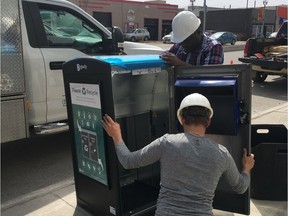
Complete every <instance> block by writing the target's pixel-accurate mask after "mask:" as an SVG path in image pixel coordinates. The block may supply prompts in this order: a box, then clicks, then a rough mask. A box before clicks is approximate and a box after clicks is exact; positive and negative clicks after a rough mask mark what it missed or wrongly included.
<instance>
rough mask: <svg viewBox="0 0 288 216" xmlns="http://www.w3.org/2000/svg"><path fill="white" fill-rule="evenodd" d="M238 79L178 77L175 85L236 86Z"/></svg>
mask: <svg viewBox="0 0 288 216" xmlns="http://www.w3.org/2000/svg"><path fill="white" fill-rule="evenodd" d="M236 82H237V79H234V78H228V79H223V78H219V79H217V78H211V79H205V78H203V79H199V78H197V79H178V80H176V82H175V86H181V87H188V86H235V84H236Z"/></svg>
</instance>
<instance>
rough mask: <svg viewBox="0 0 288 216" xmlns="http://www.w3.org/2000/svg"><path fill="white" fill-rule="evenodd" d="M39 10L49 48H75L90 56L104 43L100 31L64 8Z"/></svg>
mask: <svg viewBox="0 0 288 216" xmlns="http://www.w3.org/2000/svg"><path fill="white" fill-rule="evenodd" d="M39 10H40V16H41V20H42V23H43V27H44V31H45V34H46V39H47V46H48V47H51V48H52V47H53V48H55V47H56V48H57V47H61V48H63V47H66V48H74V49H78V50H80V51H82V52H84V53H87V54H89V53H91V52H92V51H91V47H93V46H95V44H99V43H101V42H102V41H103V38H102V35H101V34H100V33H99V32H100V31H99V30H98V29H94V28H93V27H92V25H91V24H89V23H87V22H85V21H84V20H83V19H81V18H80V17H77V16H76V15H73V14H72V13H70V12H69V11H65V10H63V9H62V8H59V9H57V8H56V9H54V8H53V9H44V8H40V9H39ZM94 51H95V50H94ZM96 52H97V51H96Z"/></svg>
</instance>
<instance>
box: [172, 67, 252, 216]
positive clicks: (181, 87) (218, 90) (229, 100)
mask: <svg viewBox="0 0 288 216" xmlns="http://www.w3.org/2000/svg"><path fill="white" fill-rule="evenodd" d="M250 74H251V73H250V67H249V66H247V65H215V66H210V65H209V66H197V67H187V68H186V67H185V68H175V80H174V82H171V83H172V84H171V85H174V93H173V94H174V98H175V101H174V102H173V103H174V104H175V110H177V109H178V107H179V105H180V103H181V101H182V99H183V98H184V97H185V96H187V95H188V94H191V93H195V92H197V93H201V94H203V95H205V96H206V97H207V98H208V99H209V101H210V103H211V106H212V108H213V110H214V115H213V118H212V121H211V125H210V126H209V127H208V129H207V136H208V137H210V138H211V139H212V140H214V141H216V142H218V143H220V144H222V145H224V146H225V147H226V148H227V149H228V150H229V152H230V153H231V155H232V157H233V158H234V160H235V163H236V165H237V167H238V169H239V171H241V169H242V162H241V159H242V153H243V148H246V149H247V150H248V152H250V142H251V141H250V137H251V135H250V133H251V132H250V127H251V124H250V122H251V119H250V116H251V85H250V83H251V77H250V76H251V75H250ZM170 89H173V88H170ZM171 113H176V112H175V111H172V112H171ZM171 119H172V121H173V119H174V120H175V123H174V124H172V125H174V126H175V128H173V129H172V130H173V131H174V132H178V131H180V130H182V127H180V124H179V123H178V121H177V117H176V116H174V117H171ZM207 154H209V153H208V152H207ZM213 207H214V208H215V209H220V210H225V211H229V212H237V213H241V214H249V212H250V193H249V189H248V190H247V191H246V192H245V193H244V194H236V193H235V192H233V191H232V190H231V189H230V187H229V185H227V183H225V181H224V179H221V180H220V183H219V184H218V187H217V190H216V193H215V198H214V203H213Z"/></svg>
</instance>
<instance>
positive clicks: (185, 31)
mask: <svg viewBox="0 0 288 216" xmlns="http://www.w3.org/2000/svg"><path fill="white" fill-rule="evenodd" d="M200 24H201V20H200V19H199V18H197V17H196V15H195V14H194V13H192V12H191V11H181V12H180V13H178V14H177V15H176V16H175V17H174V19H173V21H172V35H171V41H172V42H174V43H181V42H183V41H184V40H185V39H186V38H188V37H189V36H190V35H191V34H193V33H194V32H195V31H196V30H197V29H198V28H199V26H200Z"/></svg>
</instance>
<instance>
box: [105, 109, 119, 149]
mask: <svg viewBox="0 0 288 216" xmlns="http://www.w3.org/2000/svg"><path fill="white" fill-rule="evenodd" d="M102 127H103V128H104V129H105V131H106V132H107V134H108V135H109V136H110V137H111V138H112V139H113V141H114V144H116V143H118V142H120V141H123V139H122V135H121V128H120V125H119V124H118V123H117V122H115V121H113V119H112V118H111V117H110V116H109V115H107V114H105V115H104V116H103V120H102Z"/></svg>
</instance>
